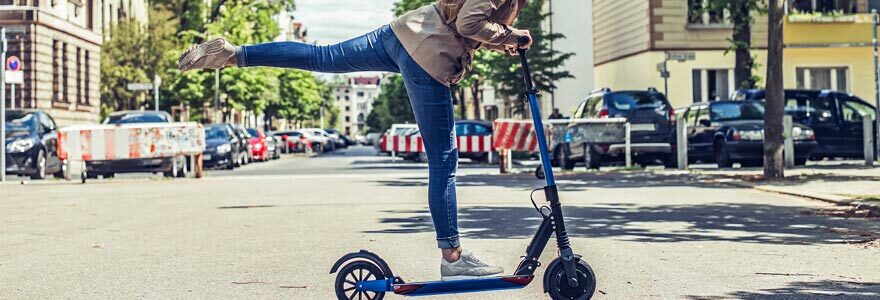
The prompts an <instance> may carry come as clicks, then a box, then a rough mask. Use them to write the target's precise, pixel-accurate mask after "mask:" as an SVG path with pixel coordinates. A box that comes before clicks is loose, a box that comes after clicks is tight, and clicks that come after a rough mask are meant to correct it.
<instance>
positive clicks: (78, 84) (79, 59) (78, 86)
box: [76, 47, 86, 104]
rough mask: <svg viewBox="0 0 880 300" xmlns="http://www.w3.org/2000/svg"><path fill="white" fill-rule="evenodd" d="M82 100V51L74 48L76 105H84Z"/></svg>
mask: <svg viewBox="0 0 880 300" xmlns="http://www.w3.org/2000/svg"><path fill="white" fill-rule="evenodd" d="M85 102H86V101H85V99H83V65H82V49H80V48H79V47H76V103H79V104H83V103H85Z"/></svg>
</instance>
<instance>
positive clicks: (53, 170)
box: [3, 110, 67, 179]
mask: <svg viewBox="0 0 880 300" xmlns="http://www.w3.org/2000/svg"><path fill="white" fill-rule="evenodd" d="M56 129H57V127H56V126H55V120H53V119H52V117H51V116H49V115H48V114H46V113H45V112H42V111H36V110H34V111H30V110H7V111H6V141H4V144H3V145H4V146H5V147H6V166H5V170H6V173H7V174H14V175H19V176H30V177H31V178H33V179H44V178H46V174H53V175H54V176H55V177H57V178H66V176H65V175H66V173H65V172H66V171H67V170H66V168H65V166H64V163H63V162H62V161H61V160H60V159H59V158H58V132H57V131H56Z"/></svg>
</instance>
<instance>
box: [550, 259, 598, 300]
mask: <svg viewBox="0 0 880 300" xmlns="http://www.w3.org/2000/svg"><path fill="white" fill-rule="evenodd" d="M551 265H553V267H552V268H551V269H549V270H547V273H545V274H544V276H545V277H546V278H545V279H544V282H545V283H546V284H547V285H548V286H547V287H545V289H546V290H547V292H548V293H550V298H551V299H554V300H558V299H565V300H586V299H590V298H592V297H593V293H595V292H596V273H593V268H591V267H590V265H589V264H587V263H586V262H584V261H582V260H580V259H578V260H577V263H576V264H575V268H576V269H577V280H578V285H577V286H570V285H569V284H568V276H567V275H565V267H563V265H562V264H561V263H557V264H551Z"/></svg>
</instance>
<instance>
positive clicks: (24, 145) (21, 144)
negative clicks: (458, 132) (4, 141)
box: [6, 138, 37, 153]
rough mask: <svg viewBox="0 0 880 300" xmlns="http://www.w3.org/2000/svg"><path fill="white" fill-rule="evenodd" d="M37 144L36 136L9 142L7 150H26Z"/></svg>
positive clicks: (19, 151) (17, 151)
mask: <svg viewBox="0 0 880 300" xmlns="http://www.w3.org/2000/svg"><path fill="white" fill-rule="evenodd" d="M36 144H37V140H36V139H34V138H26V139H19V140H15V141H14V142H12V143H9V145H6V152H9V153H21V152H25V151H28V150H31V148H33V147H34V145H36Z"/></svg>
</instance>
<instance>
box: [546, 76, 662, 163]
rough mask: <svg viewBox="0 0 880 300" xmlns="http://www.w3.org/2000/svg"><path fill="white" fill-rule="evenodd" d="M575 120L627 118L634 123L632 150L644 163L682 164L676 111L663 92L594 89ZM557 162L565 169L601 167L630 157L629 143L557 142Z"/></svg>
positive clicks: (555, 155)
mask: <svg viewBox="0 0 880 300" xmlns="http://www.w3.org/2000/svg"><path fill="white" fill-rule="evenodd" d="M573 118H575V119H592V118H625V119H627V120H628V121H629V122H630V124H631V130H632V134H631V143H630V144H631V145H630V149H631V153H632V155H633V159H634V160H636V161H639V162H642V163H648V162H652V161H655V160H660V161H662V162H663V164H664V165H666V166H668V167H675V166H678V162H677V158H676V156H675V152H674V151H673V150H672V144H674V142H675V110H674V109H673V108H672V105H670V104H669V100H667V99H666V96H664V95H663V94H662V93H660V92H658V91H657V90H656V89H653V88H650V89H648V90H646V91H612V90H611V89H608V88H606V89H602V90H599V91H596V92H593V93H592V94H590V95H589V96H587V98H586V99H585V100H584V101H583V102H582V103H581V104H580V105H579V106H578V108H577V109H576V110H575V112H574V114H573ZM552 154H553V156H552V157H553V161H554V162H556V164H557V165H560V166H561V167H562V168H563V169H572V168H574V164H575V163H577V162H585V163H586V165H587V168H591V169H598V168H599V167H600V166H601V165H602V164H603V163H605V162H610V161H617V162H619V161H623V160H625V159H626V146H625V144H623V143H621V144H587V143H584V142H580V144H578V142H577V141H573V142H560V143H558V144H556V145H553V152H552Z"/></svg>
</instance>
